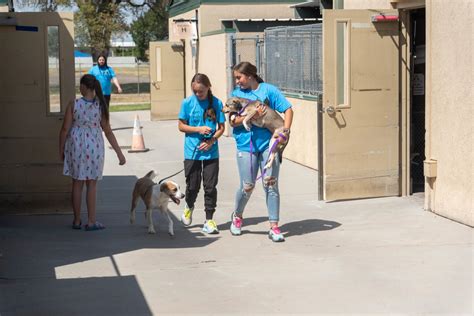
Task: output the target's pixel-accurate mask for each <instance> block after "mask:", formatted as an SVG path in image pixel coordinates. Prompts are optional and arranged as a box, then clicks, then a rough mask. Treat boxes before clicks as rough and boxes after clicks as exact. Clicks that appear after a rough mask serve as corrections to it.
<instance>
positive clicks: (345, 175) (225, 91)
mask: <svg viewBox="0 0 474 316" xmlns="http://www.w3.org/2000/svg"><path fill="white" fill-rule="evenodd" d="M309 2H310V1H309ZM313 2H314V3H313V4H312V5H313V6H318V7H319V9H320V12H321V13H322V16H323V24H324V23H326V26H325V28H324V30H325V32H326V33H325V34H324V36H325V37H326V39H325V43H326V44H327V38H330V37H331V35H330V34H329V33H328V32H333V31H329V30H331V28H328V24H329V20H330V19H331V21H336V22H334V23H336V24H337V23H339V22H341V21H345V22H344V23H346V24H345V25H346V26H349V27H348V28H347V29H346V33H347V42H346V44H347V45H348V46H347V47H349V48H350V50H351V53H349V55H348V56H346V57H347V65H348V68H347V78H350V81H347V82H346V83H345V84H344V83H343V85H342V87H346V88H347V97H348V100H351V101H350V102H351V103H352V104H346V107H344V104H340V105H339V106H338V105H336V106H335V107H334V108H331V106H332V105H331V104H329V103H330V101H329V99H327V98H326V96H328V98H329V97H330V95H331V93H330V92H326V91H325V92H324V93H323V96H322V100H321V101H320V102H318V100H317V99H316V98H311V97H305V96H304V95H303V96H298V95H296V96H295V95H294V94H291V93H289V94H287V98H288V99H289V100H290V102H291V103H292V104H293V109H294V113H295V117H294V124H293V127H292V140H291V143H290V144H289V145H288V147H287V150H286V151H285V157H286V158H287V159H291V160H293V161H296V162H298V163H301V164H303V165H305V166H308V167H310V168H314V169H318V170H319V171H320V173H321V175H320V177H321V179H320V184H321V187H322V191H323V192H322V194H321V197H322V198H324V199H336V200H337V199H340V198H342V199H343V198H345V197H348V198H361V197H371V196H387V195H398V196H404V195H410V194H413V193H415V192H424V199H425V208H426V209H427V210H430V211H433V212H435V213H437V214H439V215H441V216H445V217H448V218H451V219H453V220H455V221H458V222H461V223H464V224H466V225H470V226H472V225H474V221H473V213H474V186H473V176H474V166H473V163H472V161H473V160H474V150H473V124H472V118H473V117H474V116H473V110H472V106H471V104H472V101H471V100H472V86H473V83H472V11H473V3H472V1H469V0H459V1H456V3H455V4H454V3H452V1H448V0H426V1H425V0H344V1H342V0H335V1H313ZM295 4H296V2H292V1H285V2H284V1H276V2H275V1H273V2H270V1H268V2H267V1H260V2H245V3H240V2H239V4H237V3H236V2H228V1H226V2H224V1H175V2H173V3H172V5H171V9H170V19H169V23H170V30H173V28H174V24H176V23H180V21H181V22H182V21H188V22H189V21H191V23H195V24H197V27H196V37H195V38H194V40H188V39H186V40H182V42H183V43H184V49H185V54H184V56H185V67H184V69H185V70H184V71H185V77H186V81H185V90H186V92H185V94H186V95H189V93H190V90H189V82H188V81H189V80H190V78H191V77H192V76H193V75H194V73H196V72H197V71H199V72H203V73H206V74H207V75H209V77H210V78H211V81H212V83H213V91H214V94H215V95H216V96H218V97H219V98H221V99H223V100H225V99H226V98H227V96H228V95H229V92H230V89H231V88H232V81H231V80H232V78H231V76H230V75H229V69H230V67H231V66H232V65H231V64H230V63H229V60H230V58H229V55H231V54H232V51H230V49H231V48H230V47H231V46H230V43H231V42H230V41H229V39H231V38H239V37H245V36H249V35H252V36H254V35H255V34H259V33H258V32H256V33H250V32H246V30H239V29H237V28H236V27H235V25H236V24H235V23H234V24H232V23H230V24H229V22H232V21H234V22H235V21H237V20H239V19H241V20H242V19H263V20H265V19H280V20H281V19H284V18H286V19H296V18H299V16H298V14H297V13H296V11H295ZM296 7H297V5H296ZM323 9H327V10H323ZM329 10H330V11H334V14H331V15H330V14H329ZM336 11H337V12H336ZM362 11H365V12H366V13H364V14H365V15H364V14H362V13H361V12H362ZM326 13H328V14H326ZM377 13H378V16H379V17H378V18H379V19H383V18H384V17H385V16H388V17H389V18H391V16H393V18H394V19H396V20H394V21H395V24H393V23H392V22H393V21H392V22H390V21H389V20H388V19H387V20H385V19H383V20H382V21H381V23H378V22H380V20H377V21H376V19H377V17H376V15H377ZM366 17H367V18H366ZM371 19H372V20H371ZM386 21H388V22H389V23H387V22H386ZM331 23H333V22H331ZM336 24H335V25H336ZM415 25H417V26H415ZM364 29H366V30H367V31H369V33H370V32H375V34H378V35H379V36H378V37H380V38H383V41H384V42H383V43H382V42H381V44H380V45H382V46H380V47H381V49H382V53H380V54H379V55H380V56H377V55H374V53H373V52H371V51H370V48H364V47H362V48H361V47H358V45H359V46H361V45H362V44H358V42H359V43H362V42H363V40H360V39H361V37H360V36H361V35H360V34H362V33H361V32H363V31H364ZM387 32H388V33H387ZM260 34H262V33H260ZM335 34H336V35H335V36H337V34H338V33H335ZM364 34H366V33H364ZM387 34H388V35H387ZM177 36H179V35H174V34H170V41H171V42H179V41H180V40H181V38H180V37H177ZM345 36H346V35H345ZM351 38H352V41H351ZM374 40H377V39H374ZM374 43H375V42H371V41H370V40H369V41H368V42H366V44H367V45H373V44H374ZM376 45H379V44H376ZM389 46H390V47H389ZM384 47H387V48H384ZM453 48H455V49H453ZM364 49H366V51H364ZM383 49H389V50H390V52H391V53H390V56H393V58H394V59H393V60H394V62H393V67H392V66H391V68H390V69H392V70H390V71H393V73H392V75H390V76H394V77H392V78H393V80H391V82H390V83H387V82H386V83H387V84H389V85H392V86H387V87H382V86H381V87H380V88H379V87H378V86H377V85H382V84H380V81H381V80H379V82H376V81H377V80H376V81H374V80H372V83H370V82H371V80H370V79H368V78H369V77H368V76H367V74H365V75H361V74H360V73H359V72H360V69H363V68H371V67H372V68H379V70H380V69H385V68H386V66H387V65H388V64H387V62H383V63H382V64H381V65H382V66H383V67H380V66H378V67H375V66H374V67H373V66H372V65H373V64H374V63H375V60H377V59H380V60H381V61H384V58H387V57H386V56H387V52H384V51H383ZM323 50H324V53H323V55H324V54H325V55H326V57H325V58H324V60H325V61H324V66H323V69H324V72H325V81H326V82H325V87H326V89H328V87H332V86H331V84H330V83H329V81H330V80H333V79H334V78H333V77H331V75H330V72H331V71H332V70H331V68H334V67H333V66H331V65H332V64H331V62H336V63H337V62H338V61H337V60H338V58H339V57H341V56H342V55H341V56H339V55H337V54H338V53H337V52H336V53H335V54H336V55H335V60H331V58H328V55H330V54H332V53H331V51H330V48H329V47H328V46H326V47H323ZM359 51H360V52H362V53H361V54H359V53H358V52H359ZM364 52H366V53H367V52H369V53H367V54H365V53H364ZM354 54H356V55H357V56H356V55H354ZM359 55H360V56H359ZM374 56H375V57H374ZM346 57H344V56H342V57H341V58H342V59H341V60H342V62H345V61H344V60H345V59H344V58H346ZM356 57H357V58H358V59H355V58H356ZM252 58H255V55H253V56H249V59H252ZM372 58H373V60H371V59H372ZM390 58H392V57H390ZM328 60H329V61H328ZM351 61H352V64H351ZM336 67H339V66H337V65H336ZM386 69H387V71H386V72H385V76H387V75H389V72H388V68H386ZM377 76H379V77H377V78H384V72H383V71H382V72H381V73H379V74H378V75H377ZM374 78H375V77H374ZM383 80H385V79H383ZM371 84H372V86H370V85H371ZM336 86H337V84H336ZM331 89H332V88H331ZM382 90H386V91H389V90H390V93H389V94H387V93H382V92H380V94H379V96H376V93H377V92H376V91H382ZM371 91H372V92H371ZM374 91H375V92H374ZM370 93H372V97H370ZM377 98H378V99H379V100H388V99H390V100H391V104H392V105H390V106H387V108H386V109H387V110H386V111H388V112H384V111H383V110H380V108H379V110H378V111H370V110H366V111H365V112H361V114H360V115H364V116H365V117H366V121H368V122H365V123H363V121H361V120H359V118H357V116H358V114H357V111H358V109H359V108H362V106H361V107H359V106H358V103H357V102H364V103H365V104H366V105H367V106H368V104H369V103H370V102H373V101H372V100H371V99H377ZM387 98H388V99H387ZM361 100H366V101H361ZM328 102H329V103H328ZM381 102H385V101H381ZM336 103H337V102H336ZM368 108H370V107H368ZM368 108H367V109H368ZM328 110H329V111H328ZM333 110H334V114H333V116H332V117H330V113H332V112H331V111H333ZM320 112H324V113H323V114H321V113H320ZM387 113H390V114H387ZM319 115H321V116H319ZM377 115H379V116H377ZM387 115H389V116H387ZM318 116H319V117H318ZM371 116H372V118H371ZM384 117H387V118H388V119H389V121H390V123H387V122H388V121H387V119H385V120H381V119H383V118H384ZM338 118H339V119H341V118H342V119H347V120H348V122H346V123H347V126H344V125H341V124H340V122H341V121H340V120H339V123H338V124H339V125H338V127H337V128H336V129H335V130H331V128H330V127H328V126H329V125H330V124H331V121H338ZM351 120H353V121H352V122H351ZM370 121H376V122H379V121H380V122H382V123H381V124H387V128H388V127H390V128H395V129H394V130H393V132H390V133H386V132H380V133H379V134H378V135H376V134H377V133H378V132H377V131H380V130H378V129H376V127H374V126H372V125H373V124H372V123H371V122H370ZM346 123H344V124H346ZM318 124H321V126H319V125H318ZM357 124H362V126H363V129H364V133H365V134H364V133H361V134H360V135H359V134H357V132H358V131H357V129H354V128H351V127H350V125H357ZM371 124H372V125H371ZM389 125H390V126H389ZM341 126H342V127H341ZM342 130H344V133H345V134H344V133H342V132H340V131H342ZM374 131H375V132H374ZM319 134H323V136H322V137H321V138H320V140H319V141H318V136H320V135H319ZM324 135H325V136H324ZM363 135H365V136H363ZM384 135H387V136H384ZM388 135H391V136H390V137H389V138H386V137H388ZM363 137H366V139H365V140H364V141H362V140H361V139H362V138H363ZM329 139H330V141H329ZM371 142H372V143H374V142H375V143H380V144H379V145H377V146H379V147H373V148H372V147H371V146H370V145H367V146H366V144H367V143H371ZM387 144H388V145H387ZM348 148H353V149H352V150H351V151H350V152H347V150H348ZM360 148H363V150H362V149H360ZM356 151H361V153H360V155H359V154H357V153H355V152H356ZM362 151H363V152H362ZM335 161H336V162H337V163H336V162H335ZM369 162H370V163H369ZM368 163H369V164H368ZM367 164H368V165H367ZM328 170H329V171H328ZM341 170H343V171H341ZM332 172H333V173H332ZM416 173H418V175H416ZM417 177H418V179H417ZM367 179H368V180H367ZM384 179H386V180H384ZM331 181H332V182H331ZM417 181H418V182H417Z"/></svg>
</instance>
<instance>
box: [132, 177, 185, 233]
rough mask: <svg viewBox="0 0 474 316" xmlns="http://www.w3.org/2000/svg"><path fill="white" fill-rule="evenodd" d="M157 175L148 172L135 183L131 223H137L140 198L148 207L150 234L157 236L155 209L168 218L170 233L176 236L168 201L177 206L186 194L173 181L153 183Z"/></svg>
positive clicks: (147, 216) (147, 217) (147, 215)
mask: <svg viewBox="0 0 474 316" xmlns="http://www.w3.org/2000/svg"><path fill="white" fill-rule="evenodd" d="M155 177H156V173H155V172H154V171H153V170H152V171H150V172H148V173H147V174H146V175H145V176H144V177H143V178H140V179H138V180H137V182H136V183H135V187H134V189H133V194H132V207H131V210H130V223H131V224H133V223H135V208H136V207H137V203H138V200H139V198H141V199H142V200H143V202H144V203H145V206H146V213H145V217H146V219H147V221H148V233H149V234H155V227H154V226H153V216H152V211H153V209H154V208H157V209H159V210H160V212H161V214H163V215H166V217H167V218H168V233H169V234H170V236H174V230H173V221H172V220H171V217H170V210H169V208H168V201H169V199H171V200H172V201H173V202H175V203H176V204H177V205H179V202H180V200H181V199H183V198H184V194H183V193H182V192H181V191H180V189H179V185H178V184H177V183H175V182H173V181H165V182H163V183H161V184H157V183H155V182H153V179H154V178H155Z"/></svg>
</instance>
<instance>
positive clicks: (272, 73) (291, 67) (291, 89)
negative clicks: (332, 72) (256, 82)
mask: <svg viewBox="0 0 474 316" xmlns="http://www.w3.org/2000/svg"><path fill="white" fill-rule="evenodd" d="M322 35H323V33H322V24H321V23H318V24H311V25H304V26H294V27H275V28H267V29H266V30H265V81H266V82H268V83H271V84H274V85H275V86H277V87H278V88H279V89H280V90H282V91H283V92H288V93H298V94H304V95H319V94H322V88H323V86H322V81H323V78H322V73H323V71H322V57H323V55H322V45H323V36H322Z"/></svg>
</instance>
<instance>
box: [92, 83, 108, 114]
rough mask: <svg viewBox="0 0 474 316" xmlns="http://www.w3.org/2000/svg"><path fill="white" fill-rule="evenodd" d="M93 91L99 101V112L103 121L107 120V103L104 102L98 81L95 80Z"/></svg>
mask: <svg viewBox="0 0 474 316" xmlns="http://www.w3.org/2000/svg"><path fill="white" fill-rule="evenodd" d="M94 91H95V95H96V97H97V99H99V104H100V110H101V112H102V115H104V117H105V119H106V120H107V121H108V120H109V107H108V106H107V102H106V101H105V98H104V94H103V93H102V87H101V86H100V81H99V80H97V79H95V82H94Z"/></svg>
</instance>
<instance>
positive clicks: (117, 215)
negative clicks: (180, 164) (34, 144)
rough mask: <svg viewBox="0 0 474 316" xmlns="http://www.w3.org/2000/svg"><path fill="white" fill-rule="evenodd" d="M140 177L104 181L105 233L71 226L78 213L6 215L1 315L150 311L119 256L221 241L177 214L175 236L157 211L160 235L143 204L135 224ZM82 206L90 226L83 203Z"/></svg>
mask: <svg viewBox="0 0 474 316" xmlns="http://www.w3.org/2000/svg"><path fill="white" fill-rule="evenodd" d="M136 179H137V178H136V177H134V176H114V177H104V178H103V180H102V181H100V182H99V188H98V201H97V219H98V220H99V221H101V222H103V223H104V224H105V226H106V229H104V230H101V231H85V230H84V229H82V230H73V229H72V228H71V224H72V214H54V215H29V216H22V215H2V216H0V314H1V315H9V314H13V313H15V314H18V313H20V314H35V311H41V312H40V314H42V315H48V314H49V313H48V311H51V314H57V315H66V314H82V313H85V314H91V315H93V314H95V313H94V310H96V308H98V307H100V308H99V309H98V310H102V311H103V310H107V311H108V314H109V315H118V314H128V315H132V314H133V315H149V314H151V312H150V309H149V307H148V305H147V303H146V299H145V297H144V295H143V293H142V291H141V289H140V284H139V283H138V282H137V280H136V278H135V276H134V275H123V273H121V271H120V268H119V266H118V265H117V263H116V260H117V258H119V259H120V260H124V259H123V258H124V257H130V256H131V257H132V259H133V260H137V258H140V256H143V254H142V252H143V250H144V251H146V252H149V251H150V250H151V251H153V250H154V249H176V248H195V247H205V246H207V245H209V244H210V243H212V242H214V241H216V240H218V238H208V237H206V236H205V235H203V234H202V233H201V232H191V231H189V230H188V229H185V228H183V227H182V225H179V221H178V219H176V218H175V217H174V216H173V215H171V216H172V219H173V221H174V223H175V234H176V236H177V237H175V238H170V237H169V236H168V234H167V221H166V220H164V218H162V217H160V214H159V212H154V221H155V227H156V229H157V234H155V235H152V234H148V233H147V228H146V223H145V219H144V205H143V204H142V202H140V204H139V205H138V208H137V220H136V224H135V225H131V224H130V223H129V212H130V209H129V208H130V199H131V190H132V187H133V185H134V183H135V181H136ZM82 210H83V211H82V213H81V215H82V222H83V223H84V222H85V221H86V219H87V215H86V214H87V212H86V207H85V203H83V206H82ZM142 216H143V217H142ZM140 250H142V252H140ZM131 252H136V253H133V254H131V255H130V253H131ZM126 253H127V256H120V255H121V254H126ZM154 255H156V254H154ZM125 274H132V273H131V272H128V273H127V272H125ZM84 291H86V292H87V293H84ZM84 296H85V297H84ZM79 297H80V298H81V300H80V301H78V299H77V298H79ZM84 298H85V299H84ZM58 302H61V303H59V304H58ZM54 305H56V306H54Z"/></svg>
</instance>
